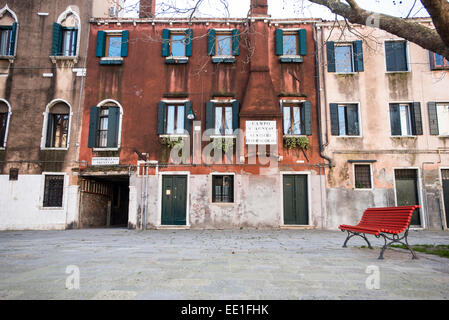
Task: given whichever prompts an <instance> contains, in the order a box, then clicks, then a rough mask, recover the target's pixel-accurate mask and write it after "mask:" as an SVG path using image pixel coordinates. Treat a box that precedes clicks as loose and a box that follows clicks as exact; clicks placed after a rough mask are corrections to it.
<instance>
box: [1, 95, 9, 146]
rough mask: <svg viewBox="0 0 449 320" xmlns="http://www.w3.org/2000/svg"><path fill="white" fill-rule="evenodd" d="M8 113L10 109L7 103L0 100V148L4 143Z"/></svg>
mask: <svg viewBox="0 0 449 320" xmlns="http://www.w3.org/2000/svg"><path fill="white" fill-rule="evenodd" d="M9 115H10V111H9V107H8V105H7V104H6V103H5V102H4V101H1V100H0V148H4V147H5V145H6V135H7V129H8V121H9Z"/></svg>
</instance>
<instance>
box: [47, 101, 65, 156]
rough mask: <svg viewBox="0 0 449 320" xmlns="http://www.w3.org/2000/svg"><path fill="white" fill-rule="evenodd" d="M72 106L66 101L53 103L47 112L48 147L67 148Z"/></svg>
mask: <svg viewBox="0 0 449 320" xmlns="http://www.w3.org/2000/svg"><path fill="white" fill-rule="evenodd" d="M69 121H70V107H69V106H68V105H67V104H65V103H57V104H55V105H53V106H52V107H51V108H50V110H49V112H48V114H47V135H46V141H45V147H46V148H67V147H68V135H69Z"/></svg>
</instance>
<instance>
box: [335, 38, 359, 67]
mask: <svg viewBox="0 0 449 320" xmlns="http://www.w3.org/2000/svg"><path fill="white" fill-rule="evenodd" d="M337 47H349V49H350V54H351V71H337V55H336V53H335V54H334V56H335V73H336V74H354V73H357V72H356V71H355V61H354V44H353V43H352V42H334V52H336V48H337Z"/></svg>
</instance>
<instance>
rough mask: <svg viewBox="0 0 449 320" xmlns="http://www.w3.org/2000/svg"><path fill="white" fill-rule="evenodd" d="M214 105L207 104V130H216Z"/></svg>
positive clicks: (209, 102)
mask: <svg viewBox="0 0 449 320" xmlns="http://www.w3.org/2000/svg"><path fill="white" fill-rule="evenodd" d="M214 120H215V114H214V103H213V102H212V101H208V102H206V130H208V129H214V128H215V121H214Z"/></svg>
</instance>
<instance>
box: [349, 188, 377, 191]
mask: <svg viewBox="0 0 449 320" xmlns="http://www.w3.org/2000/svg"><path fill="white" fill-rule="evenodd" d="M353 190H355V191H373V190H374V189H373V188H353Z"/></svg>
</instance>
